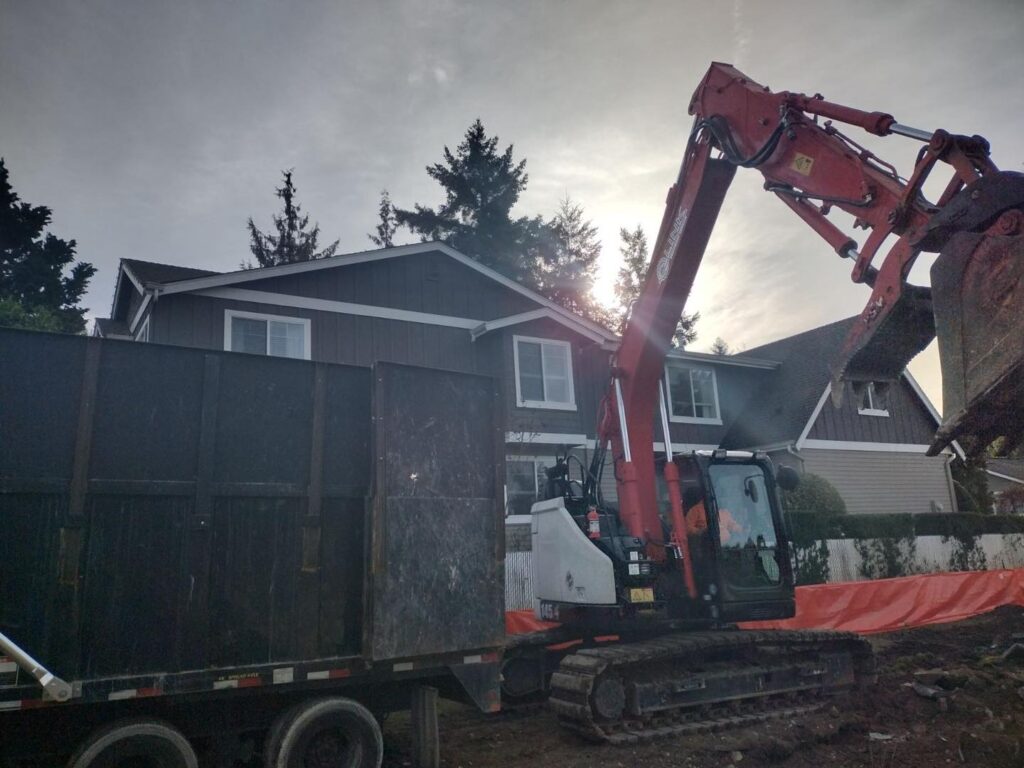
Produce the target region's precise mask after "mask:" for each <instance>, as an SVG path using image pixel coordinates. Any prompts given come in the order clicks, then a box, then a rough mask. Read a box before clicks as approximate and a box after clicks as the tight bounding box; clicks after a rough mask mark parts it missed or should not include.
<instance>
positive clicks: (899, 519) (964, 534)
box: [786, 512, 1024, 546]
mask: <svg viewBox="0 0 1024 768" xmlns="http://www.w3.org/2000/svg"><path fill="white" fill-rule="evenodd" d="M786 517H787V519H788V521H789V528H790V533H791V535H792V537H793V542H794V543H795V544H796V545H797V546H809V545H810V544H811V543H812V542H815V541H820V540H822V539H901V538H907V537H910V536H948V537H953V538H958V539H966V538H971V537H974V536H980V535H982V534H986V533H1024V516H1017V515H979V514H975V513H973V512H962V513H957V514H952V513H949V512H927V513H924V514H920V515H910V514H886V515H843V516H822V515H818V514H814V513H801V512H791V513H788V514H787V515H786Z"/></svg>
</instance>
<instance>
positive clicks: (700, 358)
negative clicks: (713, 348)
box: [601, 336, 781, 371]
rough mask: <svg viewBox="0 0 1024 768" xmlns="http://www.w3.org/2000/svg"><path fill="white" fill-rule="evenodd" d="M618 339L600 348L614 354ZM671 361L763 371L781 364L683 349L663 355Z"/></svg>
mask: <svg viewBox="0 0 1024 768" xmlns="http://www.w3.org/2000/svg"><path fill="white" fill-rule="evenodd" d="M619 342H620V339H619V337H617V336H616V337H615V339H614V340H612V341H606V342H605V343H604V344H602V345H601V348H602V349H604V350H605V351H606V352H615V351H617V350H618V348H619ZM671 360H683V361H686V360H689V361H692V362H699V363H711V364H713V365H733V366H737V367H740V368H761V369H763V370H769V371H773V370H775V369H776V368H778V367H779V366H780V365H781V363H779V362H777V361H775V360H762V359H759V358H754V357H747V358H740V357H735V356H733V355H714V354H711V353H708V352H688V351H686V350H685V349H670V350H669V351H668V352H667V353H666V355H665V362H666V363H667V362H669V361H671Z"/></svg>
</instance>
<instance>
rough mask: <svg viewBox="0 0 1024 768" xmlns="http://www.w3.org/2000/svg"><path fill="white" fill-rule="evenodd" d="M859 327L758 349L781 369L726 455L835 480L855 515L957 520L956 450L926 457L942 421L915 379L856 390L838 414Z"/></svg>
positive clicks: (727, 444) (743, 416) (732, 433)
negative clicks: (745, 455) (836, 396)
mask: <svg viewBox="0 0 1024 768" xmlns="http://www.w3.org/2000/svg"><path fill="white" fill-rule="evenodd" d="M854 320H855V318H848V319H846V320H841V321H839V322H836V323H831V324H829V325H825V326H821V327H820V328H814V329H812V330H810V331H806V332H804V333H800V334H797V335H795V336H790V337H788V338H785V339H780V340H779V341H775V342H772V343H771V344H765V345H763V346H760V347H756V348H754V349H751V350H749V351H747V352H744V353H743V354H742V355H739V356H738V357H743V356H746V355H750V356H753V357H756V358H758V359H767V360H775V361H776V362H777V363H778V368H777V369H776V370H775V372H774V373H772V374H771V375H770V376H766V377H763V379H762V382H763V383H762V384H761V385H760V386H759V387H758V389H757V396H756V397H752V398H750V399H749V400H748V402H747V404H746V406H745V407H744V409H743V411H742V412H741V413H740V415H739V416H738V418H737V419H736V420H735V422H733V424H732V425H731V426H730V428H729V431H728V433H727V434H726V436H725V437H724V438H723V440H722V447H724V448H747V449H758V450H763V451H767V452H769V453H770V454H771V455H772V457H773V459H774V460H775V461H776V462H777V463H782V464H790V465H793V466H796V467H797V468H799V469H802V470H803V471H805V472H811V473H814V474H816V475H821V476H822V477H824V478H826V479H827V480H829V481H830V482H831V483H832V484H833V485H835V487H836V488H837V489H838V491H839V493H840V494H841V495H842V497H843V499H844V500H845V501H846V506H847V511H848V512H850V513H851V514H872V513H882V512H913V513H919V512H935V511H944V512H955V511H956V502H955V495H954V492H953V480H952V476H951V474H950V469H949V462H950V460H951V459H952V458H953V453H952V451H948V450H947V451H946V452H944V453H943V454H942V455H940V456H936V457H929V456H925V450H926V449H927V448H928V445H929V444H930V443H931V441H932V436H933V434H934V432H935V430H936V428H937V426H938V425H939V423H940V422H941V419H940V418H939V414H938V413H937V412H936V411H935V408H934V407H933V406H932V404H931V402H930V401H929V400H928V398H927V397H926V396H925V394H924V392H922V391H921V388H920V387H919V386H918V384H917V382H916V381H914V378H913V376H911V375H910V372H909V371H906V372H904V374H903V375H902V376H901V377H900V379H899V381H898V382H895V383H894V384H892V385H891V386H890V387H889V388H888V389H887V390H885V391H883V389H882V388H881V387H876V386H875V385H873V384H869V385H867V386H866V387H865V388H864V389H863V391H862V392H861V393H860V395H859V396H855V395H854V392H853V390H852V387H850V386H849V385H848V386H847V391H846V392H845V393H844V397H843V399H842V405H841V406H840V407H838V408H836V407H834V406H833V405H832V400H831V387H830V384H829V379H830V372H829V366H830V364H831V363H832V362H833V361H834V360H835V359H836V356H837V354H838V352H839V350H840V348H841V347H842V344H843V340H844V339H845V338H846V335H847V333H848V331H849V330H850V328H851V326H852V325H853V322H854Z"/></svg>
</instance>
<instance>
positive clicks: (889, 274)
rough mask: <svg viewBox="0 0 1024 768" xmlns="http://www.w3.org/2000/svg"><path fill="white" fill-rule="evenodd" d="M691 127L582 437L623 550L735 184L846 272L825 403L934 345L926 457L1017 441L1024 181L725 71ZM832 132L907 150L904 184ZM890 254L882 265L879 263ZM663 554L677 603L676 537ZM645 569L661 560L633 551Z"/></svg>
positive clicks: (967, 149)
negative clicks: (589, 435)
mask: <svg viewBox="0 0 1024 768" xmlns="http://www.w3.org/2000/svg"><path fill="white" fill-rule="evenodd" d="M690 113H691V114H692V115H694V127H693V130H692V132H691V134H690V139H689V142H688V144H687V148H686V153H685V156H684V159H683V163H682V166H681V168H680V171H679V176H678V179H677V181H676V183H675V184H674V185H673V186H672V188H671V189H670V190H669V193H668V199H667V201H666V209H665V215H664V217H663V219H662V223H661V228H660V230H659V233H658V237H657V240H656V241H655V245H654V249H653V252H652V253H653V255H652V259H651V266H650V269H649V271H648V274H647V277H646V279H645V282H644V285H643V288H642V290H641V293H640V296H639V298H638V300H637V301H636V303H635V304H634V306H633V309H632V311H631V314H630V318H629V321H628V323H627V325H626V328H625V330H624V332H623V335H622V341H621V343H620V346H619V348H618V351H617V353H616V355H615V359H614V361H613V367H612V375H611V378H610V384H609V389H608V392H607V394H606V396H605V398H604V402H603V406H602V412H601V414H600V416H599V420H598V446H599V450H598V452H597V453H598V456H597V457H596V458H595V463H596V462H597V461H603V459H604V456H603V455H601V454H603V451H604V448H605V446H610V448H611V453H612V456H613V458H614V464H615V475H616V480H617V483H618V488H619V516H620V518H621V520H622V522H623V524H624V525H625V527H626V528H627V530H628V531H629V532H630V534H631V535H633V536H636V537H639V538H642V539H643V540H644V541H647V542H651V543H652V544H653V543H654V542H657V541H658V540H659V539H661V538H662V525H661V522H660V519H659V517H658V505H657V500H656V498H655V494H656V491H655V488H656V486H655V467H654V458H653V456H652V454H651V448H650V447H651V445H652V443H653V437H654V435H653V431H654V424H653V422H654V420H653V419H652V415H653V414H655V413H656V412H657V410H659V409H660V410H661V412H662V414H663V418H662V423H663V428H664V430H665V431H666V435H665V443H666V446H668V445H670V443H671V440H670V439H669V437H668V435H667V427H668V424H667V421H668V420H667V418H664V412H665V394H664V391H663V388H662V387H663V384H662V378H663V370H664V361H665V356H666V354H667V352H668V350H669V349H670V347H671V340H672V334H673V331H674V329H675V327H676V324H677V323H678V321H679V318H680V316H681V314H682V311H683V309H684V307H685V304H686V299H687V297H688V295H689V293H690V290H691V288H692V286H693V280H694V277H695V276H696V273H697V270H698V268H699V266H700V262H701V259H702V257H703V254H704V250H705V248H706V246H707V242H708V239H709V238H710V235H711V232H712V229H713V227H714V225H715V221H716V219H717V217H718V213H719V210H720V207H721V204H722V201H723V200H724V198H725V195H726V193H727V191H728V187H729V184H730V182H731V180H732V177H733V174H734V172H735V169H736V167H738V166H742V167H745V168H756V169H757V170H758V171H760V172H761V173H762V175H763V176H764V178H765V189H766V190H767V191H769V192H772V193H773V194H775V195H776V196H777V197H778V198H779V199H780V200H781V201H782V202H783V203H784V204H785V205H786V206H788V207H789V208H790V209H791V210H792V211H793V212H794V213H796V214H797V215H798V216H799V217H800V219H801V220H802V221H804V222H805V223H806V224H808V225H809V226H810V227H811V228H812V229H814V231H815V232H817V233H818V234H819V235H821V236H822V237H823V238H824V239H825V241H826V242H827V243H828V244H829V245H830V246H831V247H832V249H833V250H834V251H835V252H836V253H837V254H838V255H839V256H841V257H843V258H845V259H850V260H851V261H852V262H853V267H852V273H851V277H852V279H853V281H854V282H858V283H865V284H867V285H868V286H869V287H870V288H871V296H870V298H869V300H868V303H867V305H866V307H865V309H864V311H863V312H862V313H861V315H860V317H859V318H858V320H857V322H856V323H855V325H854V327H853V329H852V330H851V332H850V334H849V336H848V338H847V339H846V341H845V343H844V345H843V348H842V350H841V353H840V355H839V362H838V364H837V365H836V366H835V367H834V368H833V370H832V396H833V400H835V401H836V402H838V401H839V399H840V398H841V397H842V395H843V392H844V389H845V388H846V382H851V383H852V385H853V386H854V387H855V388H857V387H862V386H863V385H864V384H865V383H867V382H890V381H894V380H896V379H897V378H898V377H899V375H900V374H901V372H902V371H903V370H904V368H905V367H906V365H907V363H908V362H909V361H910V360H911V358H913V357H914V355H916V354H917V353H918V352H920V351H921V350H922V349H924V347H925V346H927V344H928V343H929V342H930V341H931V340H932V338H934V337H935V336H936V332H938V341H939V352H940V357H941V360H942V373H943V396H944V411H945V413H946V418H945V420H944V421H943V424H942V426H941V427H940V429H939V431H938V433H937V434H936V438H935V442H934V444H933V445H932V448H931V452H932V453H936V452H938V451H939V450H941V449H942V448H943V447H944V446H945V445H948V444H949V443H950V442H951V441H953V440H955V439H957V440H959V441H960V443H961V444H962V445H963V446H964V447H965V449H967V451H968V452H969V453H976V452H979V451H981V450H983V449H984V448H985V446H987V445H988V444H990V443H991V442H992V441H993V440H994V439H995V438H997V437H999V436H1005V437H1006V438H1007V439H1008V440H1007V442H1008V443H1009V444H1013V443H1014V442H1015V441H1016V439H1019V437H1020V436H1021V434H1022V433H1024V384H1022V381H1021V380H1022V379H1024V375H1022V360H1024V286H1021V285H1020V282H1021V278H1022V276H1024V237H1022V235H1021V230H1022V226H1024V174H1020V173H1012V172H1005V171H999V170H998V169H997V168H996V167H995V166H994V165H993V164H992V162H991V160H990V159H989V147H988V143H987V142H986V141H985V140H984V139H982V138H981V137H978V136H971V137H967V136H955V135H951V134H948V133H946V132H945V131H941V130H940V131H935V132H933V133H929V132H925V131H920V130H917V129H914V128H910V127H908V126H904V125H901V124H900V123H898V122H896V120H895V119H894V118H893V116H892V115H889V114H886V113H882V112H864V111H861V110H857V109H852V108H850V107H845V106H842V105H839V104H834V103H832V102H829V101H826V100H825V99H824V98H822V97H821V96H806V95H803V94H797V93H789V92H786V91H782V92H773V91H771V90H769V89H768V88H766V87H764V86H761V85H759V84H757V83H755V82H754V81H752V80H751V79H750V78H748V77H746V76H745V75H744V74H742V73H741V72H739V71H738V70H736V69H735V68H733V67H732V66H730V65H728V64H719V63H715V64H712V66H711V68H710V69H709V70H708V73H707V74H706V75H705V77H704V79H703V80H702V81H701V83H700V85H699V86H698V87H697V90H696V91H695V93H694V95H693V98H692V100H691V102H690ZM836 123H843V124H846V125H852V126H854V127H857V128H861V129H863V130H865V131H868V132H869V133H872V134H875V135H878V136H887V135H890V134H898V135H902V136H906V137H909V138H911V139H915V140H918V141H921V142H922V148H921V151H920V153H919V155H918V159H917V162H916V164H915V167H914V169H913V171H912V172H911V174H910V176H909V177H908V178H903V177H901V176H900V175H899V173H898V172H897V170H896V169H895V168H894V167H893V166H891V165H889V164H888V163H886V162H884V161H883V160H881V159H879V158H877V157H876V156H875V155H873V154H872V153H871V152H870V151H868V150H867V149H866V148H864V147H862V146H860V145H859V144H857V143H856V142H855V141H854V140H853V139H851V138H849V137H847V136H846V135H844V134H843V133H841V132H840V130H839V129H838V128H837V127H836ZM940 163H941V164H943V165H946V166H948V167H949V168H950V169H951V170H952V174H951V177H950V178H949V180H948V181H947V182H946V184H945V187H944V190H943V192H942V193H941V195H940V197H939V198H938V200H936V201H935V202H929V201H928V200H927V199H926V198H925V197H924V194H923V192H922V186H923V184H924V182H925V180H926V179H927V178H928V176H929V174H930V173H931V172H932V171H933V170H934V169H935V167H936V166H937V165H939V164H940ZM835 209H839V210H842V211H845V212H846V213H848V214H850V215H851V216H852V217H853V218H854V223H853V226H854V228H855V229H856V228H860V229H864V230H866V232H867V235H866V237H865V238H864V241H863V243H862V244H860V245H858V242H857V240H856V239H854V238H853V237H851V236H850V235H849V234H847V233H846V232H844V231H843V230H842V229H840V227H839V226H837V225H836V224H835V223H833V221H832V220H830V219H829V214H830V213H831V212H833V211H834V210H835ZM892 238H894V239H895V240H894V242H892V244H891V245H890V246H889V247H888V250H887V251H886V253H885V255H884V257H883V258H882V259H881V260H880V263H877V264H876V262H877V261H878V259H877V257H878V255H879V252H880V251H881V250H882V247H883V245H885V244H886V243H887V242H889V241H890V240H891V239H892ZM922 252H939V253H940V256H939V258H938V259H937V260H936V262H935V264H934V266H933V267H932V287H931V288H928V287H923V286H914V285H910V284H908V283H907V275H908V274H909V272H910V269H911V267H912V266H913V264H914V261H915V260H916V259H917V257H918V255H919V254H920V253H922ZM665 479H666V481H667V485H668V488H669V495H670V502H671V518H672V520H671V522H672V526H671V527H672V528H673V530H674V531H675V532H681V531H684V530H685V526H684V525H683V518H682V514H683V513H682V509H681V502H680V500H679V487H678V476H677V475H676V473H675V467H674V465H673V464H672V462H671V461H669V462H666V478H665ZM672 536H673V540H672V542H669V543H670V544H671V545H672V546H674V547H676V548H677V549H678V550H680V555H682V557H680V558H679V559H680V561H681V562H682V563H683V564H684V566H685V571H686V572H685V576H686V582H687V586H688V588H689V591H690V593H691V595H692V594H693V589H692V583H693V576H692V573H690V572H689V565H688V564H689V562H690V559H689V557H688V553H686V552H685V550H686V537H685V534H678V533H673V534H672ZM648 553H649V556H650V557H652V559H656V560H662V559H664V557H665V554H664V553H665V549H664V547H663V546H656V545H655V546H649V547H648Z"/></svg>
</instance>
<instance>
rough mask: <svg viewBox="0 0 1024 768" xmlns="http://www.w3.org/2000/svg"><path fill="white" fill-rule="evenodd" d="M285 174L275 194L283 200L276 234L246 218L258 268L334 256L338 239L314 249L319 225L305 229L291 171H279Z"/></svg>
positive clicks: (251, 247)
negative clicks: (268, 233)
mask: <svg viewBox="0 0 1024 768" xmlns="http://www.w3.org/2000/svg"><path fill="white" fill-rule="evenodd" d="M282 174H283V175H284V186H283V187H278V188H277V189H276V190H275V193H276V194H277V196H278V197H280V198H281V199H282V200H284V211H283V215H280V216H274V217H273V222H274V228H275V229H276V230H277V234H276V235H265V234H263V232H261V231H260V230H259V229H257V228H256V225H255V224H254V223H253V220H252V217H250V218H249V225H248V226H249V238H250V242H249V250H251V251H252V255H253V256H255V257H256V261H257V263H258V264H259V266H261V267H273V266H275V265H277V264H291V263H293V262H296V261H312V260H313V259H323V258H327V257H329V256H333V255H334V253H335V251H337V250H338V242H339V241H338V240H335V241H334V242H333V243H331V244H330V245H328V246H327V247H326V248H324V249H323V250H322V251H318V250H317V240H318V238H319V237H320V225H319V224H316V225H314V226H313V229H311V230H309V231H307V230H306V227H308V226H309V216H303V215H302V208H301V206H299V204H298V203H297V202H295V193H296V191H297V190H296V189H295V186H294V185H293V184H292V172H291V171H282ZM253 266H255V265H253V264H251V263H250V264H247V263H244V262H243V264H242V267H243V268H246V269H250V268H252V267H253Z"/></svg>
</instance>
